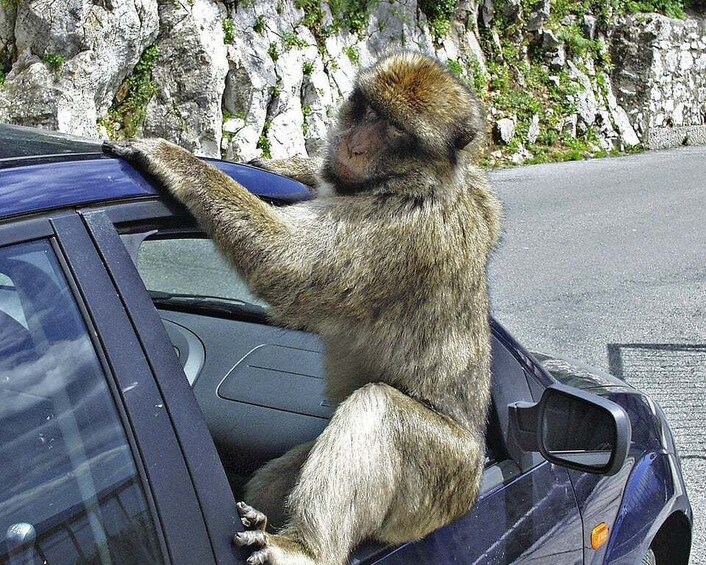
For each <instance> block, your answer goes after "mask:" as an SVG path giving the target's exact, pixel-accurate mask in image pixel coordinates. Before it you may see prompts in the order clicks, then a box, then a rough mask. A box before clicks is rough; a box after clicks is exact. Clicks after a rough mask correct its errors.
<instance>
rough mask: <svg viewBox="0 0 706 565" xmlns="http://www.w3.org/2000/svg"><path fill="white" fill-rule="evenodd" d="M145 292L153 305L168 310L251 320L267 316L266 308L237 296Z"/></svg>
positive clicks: (264, 318)
mask: <svg viewBox="0 0 706 565" xmlns="http://www.w3.org/2000/svg"><path fill="white" fill-rule="evenodd" d="M147 292H148V294H149V295H150V298H151V299H152V302H153V303H154V304H155V306H160V307H162V308H166V309H169V310H187V311H193V312H195V313H206V314H212V315H213V314H216V315H219V314H220V315H225V316H227V317H236V318H238V319H247V320H253V321H265V320H266V318H267V309H266V308H264V307H263V306H260V305H259V304H253V303H251V302H246V301H245V300H239V299H237V298H224V297H222V296H204V295H194V294H181V293H171V292H163V291H161V290H148V291H147Z"/></svg>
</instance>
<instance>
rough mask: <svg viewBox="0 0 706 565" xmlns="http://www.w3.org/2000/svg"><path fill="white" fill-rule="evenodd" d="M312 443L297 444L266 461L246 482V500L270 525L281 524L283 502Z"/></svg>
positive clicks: (283, 512) (271, 526)
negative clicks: (263, 515)
mask: <svg viewBox="0 0 706 565" xmlns="http://www.w3.org/2000/svg"><path fill="white" fill-rule="evenodd" d="M313 445H314V443H313V442H309V443H304V444H302V445H297V446H296V447H294V448H292V449H291V450H289V451H288V452H287V453H285V454H284V455H282V456H281V457H277V458H276V459H272V460H271V461H268V462H267V463H265V465H263V466H262V467H260V468H259V469H258V470H257V471H256V472H255V474H254V475H253V476H252V478H251V479H250V480H249V481H248V483H247V484H246V485H245V500H247V501H248V502H249V503H250V504H252V505H253V506H254V507H255V508H257V509H258V510H259V511H260V512H262V513H263V514H265V515H266V516H267V526H268V527H269V528H270V529H273V530H274V529H277V528H280V527H281V526H283V525H284V521H285V509H284V502H285V500H286V498H287V495H288V494H289V493H290V492H291V491H292V488H294V485H295V484H296V483H297V480H298V479H299V474H300V472H301V468H302V465H303V464H304V461H305V460H306V458H307V456H308V455H309V451H311V447H312V446H313Z"/></svg>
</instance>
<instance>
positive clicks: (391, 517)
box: [235, 384, 484, 565]
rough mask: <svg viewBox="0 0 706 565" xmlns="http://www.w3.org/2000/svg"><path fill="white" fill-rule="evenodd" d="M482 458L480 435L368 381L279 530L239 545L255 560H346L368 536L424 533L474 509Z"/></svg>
mask: <svg viewBox="0 0 706 565" xmlns="http://www.w3.org/2000/svg"><path fill="white" fill-rule="evenodd" d="M483 459H484V440H483V436H482V433H481V432H479V433H477V434H475V433H472V432H469V431H467V430H465V429H463V428H461V427H459V426H457V425H456V424H455V423H454V422H453V421H451V420H450V419H448V418H446V417H443V416H440V415H439V414H437V413H436V412H433V411H432V410H429V409H428V408H426V407H425V406H424V405H422V404H420V403H418V402H416V401H415V400H413V399H412V398H410V397H408V396H406V395H404V394H403V393H401V392H400V391H398V390H396V389H394V388H392V387H390V386H388V385H385V384H370V385H366V386H364V387H362V388H361V389H358V390H357V391H356V392H354V393H353V394H352V395H351V396H350V397H349V398H348V399H346V400H345V401H344V402H343V403H342V404H341V405H340V407H339V408H338V410H337V411H336V413H335V415H334V417H333V419H332V420H331V423H330V424H329V426H328V427H327V428H326V429H325V430H324V432H323V433H322V434H321V436H320V437H319V439H317V440H316V442H315V444H314V447H313V448H312V450H311V453H310V454H309V457H308V458H307V460H306V462H305V463H304V465H303V467H302V471H301V476H300V479H299V482H298V483H297V485H296V486H295V487H294V490H293V491H292V493H291V495H290V496H289V499H288V502H287V507H288V514H289V520H288V522H287V524H286V525H285V527H284V528H283V529H282V530H281V532H280V533H279V535H273V534H268V533H265V532H264V531H262V530H260V529H258V530H251V531H246V532H241V533H239V534H236V536H235V542H236V544H238V545H241V546H250V547H252V548H253V549H254V552H253V554H252V555H251V556H250V560H249V561H248V562H249V563H269V564H276V565H294V564H309V565H311V564H315V565H324V564H326V565H339V564H343V563H345V562H346V560H347V558H348V555H349V553H350V551H351V550H352V549H353V548H354V547H355V546H356V545H357V544H358V543H360V542H361V541H362V540H364V539H366V538H374V539H377V540H380V541H382V542H386V543H395V544H396V543H402V542H405V541H410V540H415V539H420V538H422V537H423V536H425V535H426V534H428V533H429V532H431V531H433V530H435V529H437V528H439V527H440V526H443V525H444V524H447V523H449V522H451V521H452V520H453V519H455V518H457V517H458V516H460V515H462V514H463V513H464V512H466V511H468V510H469V509H470V508H471V507H472V505H473V504H474V502H475V499H476V496H477V493H478V487H479V481H480V476H481V473H482V468H483ZM242 508H243V509H245V508H249V507H247V505H245V506H242ZM248 511H254V512H256V511H255V510H254V509H249V510H248ZM243 512H244V510H241V514H242V513H243ZM256 515H257V514H256Z"/></svg>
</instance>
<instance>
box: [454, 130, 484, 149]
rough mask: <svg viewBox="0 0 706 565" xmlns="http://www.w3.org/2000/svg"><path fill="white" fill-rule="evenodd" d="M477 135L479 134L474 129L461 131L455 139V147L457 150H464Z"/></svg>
mask: <svg viewBox="0 0 706 565" xmlns="http://www.w3.org/2000/svg"><path fill="white" fill-rule="evenodd" d="M477 135H478V132H476V130H475V129H474V128H472V127H465V128H463V129H461V130H459V131H458V132H457V134H456V138H455V139H454V147H455V148H456V149H463V148H464V147H466V146H467V145H468V144H469V143H470V142H471V141H473V140H474V139H475V138H476V136H477Z"/></svg>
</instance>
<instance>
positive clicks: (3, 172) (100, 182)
mask: <svg viewBox="0 0 706 565" xmlns="http://www.w3.org/2000/svg"><path fill="white" fill-rule="evenodd" d="M101 145H102V142H101V141H99V140H92V139H85V138H80V137H76V136H70V135H66V134H62V133H56V132H50V131H46V130H40V129H35V128H26V127H20V126H11V125H7V124H0V219H5V218H8V217H11V216H17V215H23V214H29V213H36V212H43V211H47V210H51V209H56V208H67V207H69V208H70V207H77V206H83V205H87V204H94V203H100V202H103V201H106V202H107V201H113V200H121V199H134V198H141V197H155V196H157V195H158V194H159V190H158V188H157V186H156V185H155V184H154V183H153V182H151V181H150V180H148V178H147V177H145V176H143V175H142V174H141V173H139V172H138V171H137V170H136V169H134V168H133V167H132V166H131V165H130V163H128V162H127V161H125V160H123V159H120V158H118V157H114V156H109V155H106V154H104V153H103V152H102V149H101ZM207 160H208V161H209V162H210V163H211V164H212V165H214V166H216V167H217V168H219V169H220V170H222V171H223V172H224V173H226V174H227V175H229V176H230V177H231V178H233V179H235V180H237V181H238V182H240V183H241V184H243V185H244V186H245V187H246V188H247V189H248V190H250V191H251V192H253V193H254V194H256V195H258V196H260V197H262V198H266V199H269V200H277V201H280V202H297V201H300V200H307V199H309V198H311V193H310V191H309V190H308V188H307V187H306V186H304V185H303V184H301V183H299V182H296V181H293V180H291V179H287V178H285V177H281V176H279V175H275V174H273V173H270V172H267V171H263V170H261V169H257V168H255V167H251V166H248V165H242V164H237V163H230V162H227V161H221V160H218V159H207Z"/></svg>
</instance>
